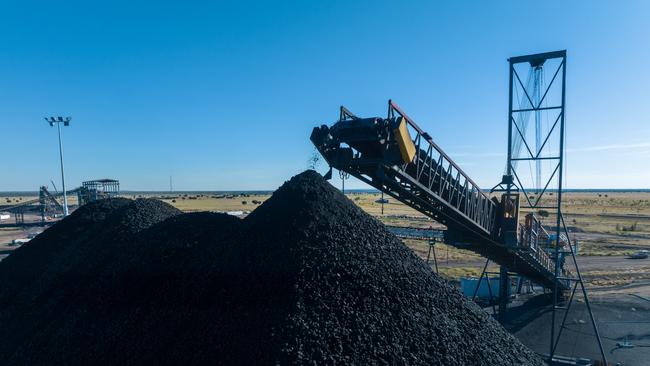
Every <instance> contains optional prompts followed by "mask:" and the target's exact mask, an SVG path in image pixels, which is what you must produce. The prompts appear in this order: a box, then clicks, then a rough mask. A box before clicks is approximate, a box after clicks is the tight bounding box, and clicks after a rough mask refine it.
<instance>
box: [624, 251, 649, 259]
mask: <svg viewBox="0 0 650 366" xmlns="http://www.w3.org/2000/svg"><path fill="white" fill-rule="evenodd" d="M628 258H629V259H646V258H648V251H647V250H639V251H638V252H636V253H634V254H631V255H630V256H629V257H628Z"/></svg>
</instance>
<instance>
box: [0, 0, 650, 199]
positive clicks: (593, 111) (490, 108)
mask: <svg viewBox="0 0 650 366" xmlns="http://www.w3.org/2000/svg"><path fill="white" fill-rule="evenodd" d="M407 3H408V5H407ZM649 4H650V2H646V1H624V2H614V1H611V2H601V1H550V2H549V1H541V2H540V1H535V2H532V1H531V2H525V1H511V2H500V1H449V2H433V1H423V2H404V1H395V2H382V1H364V2H357V1H321V2H317V1H295V2H283V1H268V2H251V1H230V2H217V1H210V2H209V1H205V2H197V1H194V2H193V1H177V2H175V3H172V2H165V1H151V2H145V1H139V2H135V1H123V2H122V1H108V2H95V1H55V2H52V1H43V2H32V1H3V2H2V4H1V8H0V113H1V115H2V120H1V121H0V125H1V126H2V128H1V129H0V131H1V132H2V157H3V158H2V175H1V176H0V191H7V190H36V189H37V188H38V186H39V185H41V184H48V183H49V181H50V179H55V182H57V184H58V182H59V180H60V176H59V171H58V169H59V166H58V153H57V144H56V131H55V129H54V128H50V127H49V126H48V125H47V124H46V123H45V121H44V120H43V117H45V116H49V115H55V116H58V115H63V116H66V115H70V116H72V117H73V120H72V125H71V127H68V128H66V129H65V131H64V147H65V162H66V165H67V181H68V186H69V187H70V188H72V187H75V186H77V185H79V184H80V182H81V181H82V180H86V179H92V178H102V177H113V178H118V179H120V180H121V182H122V188H123V189H131V190H139V189H142V190H166V189H168V180H169V176H170V175H173V176H174V185H175V188H176V189H178V190H199V189H200V190H228V189H274V188H276V187H277V186H278V185H280V184H281V183H282V182H283V181H284V180H286V179H287V178H289V177H290V176H291V175H293V174H296V173H298V172H300V171H302V170H304V169H305V168H306V167H307V161H308V159H309V157H310V155H311V154H312V152H313V148H312V146H311V144H310V142H309V138H308V137H309V134H310V132H311V129H312V127H313V126H315V125H319V124H322V123H332V122H333V121H334V120H335V119H336V117H337V113H338V109H337V108H338V106H339V105H341V104H344V105H346V106H348V107H349V108H350V109H352V110H353V111H355V112H356V113H357V114H359V115H380V116H382V115H384V114H385V109H386V101H387V100H388V99H389V98H393V99H394V100H395V101H397V102H398V104H400V106H402V107H403V109H405V110H406V111H407V113H409V115H410V116H411V117H413V118H414V119H415V120H416V121H417V122H418V123H419V124H420V125H421V126H422V127H423V128H424V129H425V130H427V131H428V132H429V133H430V134H431V135H432V136H433V138H434V140H435V141H436V142H438V144H439V145H441V146H442V147H443V148H444V149H445V150H446V151H447V152H448V153H449V154H450V155H451V156H452V157H454V158H455V159H456V160H457V161H458V163H459V164H460V165H461V166H462V167H463V168H464V169H465V170H466V171H467V172H468V173H469V174H470V175H471V176H472V177H473V178H474V180H475V181H477V182H478V183H479V184H480V185H481V186H484V187H489V186H492V185H493V184H494V183H496V182H498V180H499V179H500V175H501V173H502V170H503V166H504V160H505V152H506V135H507V133H506V126H507V125H506V122H507V106H508V105H507V88H508V80H507V76H508V74H507V72H508V69H507V62H506V59H507V58H508V57H510V56H516V55H521V54H528V53H536V52H544V51H552V50H558V49H567V50H568V68H567V71H568V74H567V88H568V91H567V93H568V94H567V136H568V141H567V143H568V157H567V165H568V167H567V184H568V187H570V188H602V187H609V188H650V117H649V116H650V87H649V85H650V71H649V68H650V47H649V46H648V45H649V43H648V42H650V21H649V20H648V17H649V15H650V5H649ZM324 170H325V167H321V171H324ZM351 185H352V186H354V187H362V186H361V185H360V184H359V183H352V184H351Z"/></svg>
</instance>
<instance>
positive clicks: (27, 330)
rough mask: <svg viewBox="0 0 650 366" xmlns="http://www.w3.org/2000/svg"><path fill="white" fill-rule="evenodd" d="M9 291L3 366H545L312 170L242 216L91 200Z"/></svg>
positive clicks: (9, 272)
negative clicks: (341, 365) (223, 365)
mask: <svg viewBox="0 0 650 366" xmlns="http://www.w3.org/2000/svg"><path fill="white" fill-rule="evenodd" d="M0 281H1V282H0V283H2V284H3V286H2V288H0V306H2V309H3V310H2V312H0V358H1V359H2V364H3V365H24V364H30V365H88V364H94V365H101V364H106V365H152V364H155V365H178V364H186V365H204V364H210V365H214V364H246V365H250V364H311V365H313V364H332V365H333V364H345V365H355V364H356V365H367V364H376V365H383V364H393V365H397V364H399V365H402V364H408V365H424V364H427V365H487V364H495V365H543V364H544V363H543V362H542V361H541V360H540V359H539V358H538V357H537V356H536V355H535V354H534V353H533V352H531V351H530V350H529V349H527V348H526V347H525V346H523V345H522V344H521V343H520V342H519V341H518V340H516V339H515V338H514V337H512V336H511V335H510V334H509V333H508V332H507V331H506V330H505V329H504V328H503V327H501V326H500V325H499V324H498V323H497V322H496V321H494V320H493V319H492V318H491V317H490V316H489V315H487V314H486V313H485V312H483V311H482V310H481V309H480V308H478V307H477V306H476V305H474V304H473V303H471V302H469V301H467V300H466V299H465V298H464V297H463V296H462V295H461V294H460V293H459V292H458V291H457V290H456V289H455V288H454V287H453V286H452V285H451V284H449V283H448V282H447V281H445V280H443V279H442V278H440V277H438V276H437V275H436V274H435V273H433V272H432V271H431V270H430V269H429V268H428V267H427V266H426V264H425V263H423V261H422V260H420V259H419V258H417V257H416V256H415V255H414V254H413V253H412V252H411V251H410V250H409V249H408V248H407V247H406V246H405V245H404V244H403V243H402V242H401V241H400V240H399V239H397V238H396V237H395V236H393V235H392V234H391V233H390V232H388V231H387V230H386V228H385V227H384V226H383V225H382V224H381V223H380V222H378V221H377V220H375V219H373V218H371V217H370V216H369V215H367V214H365V213H364V212H363V211H362V210H361V209H359V208H358V207H357V206H355V205H354V204H353V203H352V202H351V201H349V200H348V199H347V198H345V197H344V196H343V195H342V194H341V193H340V192H339V191H338V190H337V189H335V188H334V187H332V186H331V185H330V184H329V183H327V182H326V181H325V180H323V179H322V177H321V176H320V175H318V174H317V173H315V172H313V171H306V172H304V173H302V174H300V175H298V176H296V177H293V178H292V179H291V180H290V181H288V182H287V183H285V184H284V185H283V186H282V187H281V188H280V189H278V190H277V191H276V192H275V193H274V195H273V196H272V197H271V198H270V199H269V200H267V201H266V202H265V203H264V204H262V205H261V206H260V207H259V208H258V209H257V210H255V211H254V212H253V213H252V214H251V215H249V216H248V217H247V218H246V219H244V220H239V219H237V218H234V217H230V216H227V215H223V214H214V213H192V214H181V213H180V212H179V211H178V210H176V209H174V208H172V207H171V206H169V205H166V204H164V203H162V202H160V201H155V200H136V201H130V200H124V199H119V200H109V201H102V202H97V203H93V204H90V205H87V206H85V207H82V208H80V209H79V210H77V211H76V212H75V213H74V214H72V215H71V216H69V217H68V218H66V219H65V220H63V221H62V222H60V223H58V224H56V225H54V226H53V227H52V228H51V229H49V230H47V231H46V232H44V233H43V234H41V235H40V236H39V237H38V238H36V239H34V240H32V241H31V242H30V243H28V244H26V245H25V246H24V247H22V248H20V249H18V250H17V251H16V252H15V253H13V254H12V255H10V256H9V257H8V258H6V259H5V260H3V261H2V262H0Z"/></svg>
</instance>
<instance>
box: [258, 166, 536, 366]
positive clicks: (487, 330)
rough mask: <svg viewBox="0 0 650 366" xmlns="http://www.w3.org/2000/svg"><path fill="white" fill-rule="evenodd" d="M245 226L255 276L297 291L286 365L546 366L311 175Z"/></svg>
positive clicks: (284, 348)
mask: <svg viewBox="0 0 650 366" xmlns="http://www.w3.org/2000/svg"><path fill="white" fill-rule="evenodd" d="M245 225H246V229H247V233H248V234H249V240H250V242H251V243H252V244H250V245H251V247H252V249H253V250H252V251H253V252H255V253H257V261H256V262H255V263H254V264H255V266H254V268H255V270H256V271H261V274H262V276H261V277H264V278H276V279H277V280H278V281H286V282H289V283H291V284H292V287H293V291H292V294H291V296H292V297H293V299H292V302H293V306H294V307H293V309H291V310H290V311H288V314H289V315H288V317H287V319H286V322H285V324H283V328H282V330H281V332H280V335H279V337H280V340H279V342H280V345H281V347H280V351H279V352H280V353H279V355H278V356H277V357H278V360H280V361H281V363H284V364H314V363H315V364H334V363H338V364H410V365H417V364H420V365H488V364H494V365H543V362H542V361H541V360H540V359H539V358H538V357H537V356H536V355H535V354H534V353H532V352H531V351H530V350H528V349H527V348H526V347H525V346H523V345H522V344H521V343H520V342H519V341H518V340H516V339H515V338H514V337H513V336H511V335H510V334H509V333H508V332H507V331H505V329H503V327H501V325H499V324H498V323H497V322H496V321H495V320H494V319H493V318H492V317H490V316H489V315H487V314H486V313H485V312H484V311H482V310H481V309H480V308H478V307H477V306H476V305H475V304H474V303H472V302H470V301H468V300H467V299H466V298H465V297H463V296H462V295H461V294H460V293H459V291H458V290H457V289H456V288H454V287H453V286H452V285H451V284H450V283H449V282H447V281H445V280H444V279H441V278H440V277H438V276H437V275H436V274H435V273H433V272H432V271H431V269H430V268H429V267H428V266H427V265H426V264H425V263H424V262H423V261H422V260H421V259H419V258H418V257H416V256H415V255H414V254H413V253H412V251H411V250H409V249H408V248H407V247H406V246H405V245H404V244H403V243H402V242H401V241H400V240H399V239H397V238H396V237H395V236H394V235H393V234H391V233H390V232H389V231H388V230H387V229H386V228H385V227H384V226H383V225H382V224H381V223H380V222H378V221H377V220H376V219H374V218H372V217H370V216H369V215H368V214H366V213H365V212H363V211H362V210H361V209H360V208H359V207H358V206H356V205H355V204H353V203H352V202H351V201H350V200H348V199H347V198H346V197H345V196H344V195H342V194H341V193H340V192H339V191H338V190H337V189H336V188H334V187H332V186H331V185H330V184H328V183H327V182H326V181H325V180H324V179H323V178H322V177H321V176H320V175H319V174H317V173H316V172H314V171H306V172H304V173H302V174H300V175H297V176H295V177H293V178H292V179H291V180H290V181H289V182H287V183H285V184H284V185H283V186H282V187H281V188H280V189H278V190H277V191H276V192H275V193H274V194H273V196H272V197H271V198H270V199H269V200H267V201H266V202H265V203H264V204H263V205H262V206H260V207H259V208H258V209H256V210H255V211H254V212H253V213H251V215H249V216H248V217H247V218H246V220H245ZM251 233H263V235H251ZM269 273H270V274H272V275H273V276H269ZM271 287H273V285H272V284H271Z"/></svg>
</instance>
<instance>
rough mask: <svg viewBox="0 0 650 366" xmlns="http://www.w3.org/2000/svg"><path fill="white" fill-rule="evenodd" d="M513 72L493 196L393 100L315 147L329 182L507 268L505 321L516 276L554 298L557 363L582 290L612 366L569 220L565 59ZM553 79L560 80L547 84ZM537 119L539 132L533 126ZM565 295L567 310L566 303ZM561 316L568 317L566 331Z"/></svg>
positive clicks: (325, 130)
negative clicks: (344, 176) (382, 201)
mask: <svg viewBox="0 0 650 366" xmlns="http://www.w3.org/2000/svg"><path fill="white" fill-rule="evenodd" d="M508 63H509V86H510V87H509V110H508V157H507V164H506V169H505V172H504V174H503V177H502V179H501V182H500V183H499V184H497V185H496V186H495V187H494V188H493V189H492V190H491V191H490V192H484V191H483V190H482V189H481V188H480V187H479V186H478V184H476V183H475V182H474V181H473V180H472V179H471V178H470V177H469V175H468V174H466V173H465V172H464V171H463V170H462V169H461V168H460V167H459V166H458V164H456V163H455V162H454V161H453V160H452V159H451V157H450V156H449V155H447V154H446V153H445V152H444V151H443V150H442V149H441V148H440V147H439V146H438V145H437V144H436V143H435V142H434V141H433V138H432V136H431V135H429V134H428V133H427V132H425V131H424V130H423V129H421V128H420V127H419V126H418V125H417V124H416V123H415V122H414V121H413V120H412V119H411V118H410V117H409V116H407V115H406V113H404V111H402V110H401V109H400V108H399V107H398V106H397V105H396V104H395V103H394V102H393V101H391V100H389V101H388V113H387V116H386V117H385V118H382V117H366V118H363V117H358V116H356V115H355V114H353V113H352V112H350V111H349V110H348V109H346V108H345V107H341V108H340V112H339V119H338V121H337V122H336V123H334V124H333V125H332V126H328V125H321V126H320V127H315V128H314V130H313V131H312V134H311V137H310V139H311V141H312V142H313V144H314V145H315V146H316V148H317V149H318V151H319V152H320V154H321V155H322V156H323V157H324V158H325V160H326V161H327V162H328V164H329V166H330V171H329V172H328V173H327V174H326V175H325V176H326V177H327V178H331V176H332V172H331V169H332V168H335V169H338V170H339V171H344V172H346V173H349V174H350V175H352V176H354V177H355V178H357V179H359V180H361V181H363V182H365V183H367V184H368V185H370V186H372V187H374V188H376V189H378V190H380V191H381V192H382V193H386V194H388V195H390V196H392V197H393V198H395V199H397V200H398V201H401V202H402V203H404V204H406V205H408V206H410V207H412V208H414V209H416V210H418V211H419V212H422V213H423V214H425V215H427V216H428V217H430V218H432V219H434V220H436V221H438V222H440V223H441V224H444V225H445V226H446V227H447V230H446V231H445V233H444V241H445V243H447V244H449V245H452V246H455V247H458V248H462V249H466V250H471V251H473V252H476V253H478V254H480V255H482V256H483V257H485V258H487V260H488V261H493V262H495V263H497V264H499V265H500V266H501V267H500V268H501V269H500V280H501V284H502V286H500V288H499V292H500V295H501V296H500V304H499V312H498V315H499V317H500V319H503V317H504V316H505V311H506V301H507V295H508V292H507V287H509V280H508V274H509V272H513V273H516V274H518V275H519V276H522V277H525V278H528V279H529V280H530V281H532V282H535V283H537V284H539V285H541V286H543V287H545V288H547V289H550V290H551V291H552V294H553V315H552V331H551V337H550V342H549V347H550V358H549V361H551V360H552V359H553V356H554V354H555V353H556V350H557V346H558V343H559V341H560V338H561V336H562V331H563V329H564V328H565V327H564V325H565V322H566V319H567V314H568V312H569V310H570V309H571V304H572V303H573V300H574V296H575V294H576V291H577V289H578V287H580V292H581V294H582V295H583V297H584V301H585V305H586V307H587V309H588V311H589V316H590V319H591V324H592V325H593V328H594V332H595V336H596V340H597V342H598V346H599V350H600V354H601V357H602V360H603V361H604V362H605V364H606V357H605V353H604V351H603V347H602V343H601V339H600V335H599V333H598V328H597V326H596V322H595V320H594V317H593V313H592V312H591V307H590V304H589V299H588V296H587V291H586V289H585V286H584V283H583V280H582V276H581V274H580V270H579V267H578V263H577V261H576V258H575V254H576V253H575V248H574V245H573V243H571V239H570V236H569V232H568V230H567V227H566V224H565V220H564V216H563V215H562V189H563V186H562V183H563V169H564V165H563V162H564V151H565V145H564V136H565V99H566V98H565V90H566V89H565V81H566V51H556V52H548V53H541V54H535V55H527V56H520V57H513V58H510V59H509V60H508ZM545 70H551V72H552V77H551V79H550V81H549V82H548V83H546V81H545V76H544V75H545ZM524 72H527V74H528V77H527V78H526V81H525V82H524V81H522V79H521V75H522V74H523V73H524ZM531 115H532V116H533V117H532V120H533V121H534V123H533V124H532V125H531V126H530V127H529V125H530V124H529V123H528V122H529V121H530V120H531ZM525 168H528V173H529V174H526V170H525ZM522 197H523V199H522ZM521 201H523V204H521ZM520 213H521V216H522V218H523V220H520ZM538 216H541V219H540V218H539V217H538ZM544 217H548V218H549V219H552V220H554V221H555V222H554V226H550V227H549V226H545V225H544V224H543V223H542V219H543V218H544ZM520 221H523V223H522V222H520ZM486 269H487V263H486V265H485V269H484V271H485V270H486ZM483 277H484V276H483V275H481V277H480V279H479V284H478V286H480V280H481V279H482V278H483ZM566 294H569V296H568V301H563V299H565V298H566V296H565V295H566ZM560 304H562V305H563V306H560ZM560 310H564V311H565V313H564V315H563V317H562V321H561V323H560V326H559V328H558V327H557V325H558V324H557V323H558V319H557V318H558V315H557V314H556V313H557V312H558V311H560Z"/></svg>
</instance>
